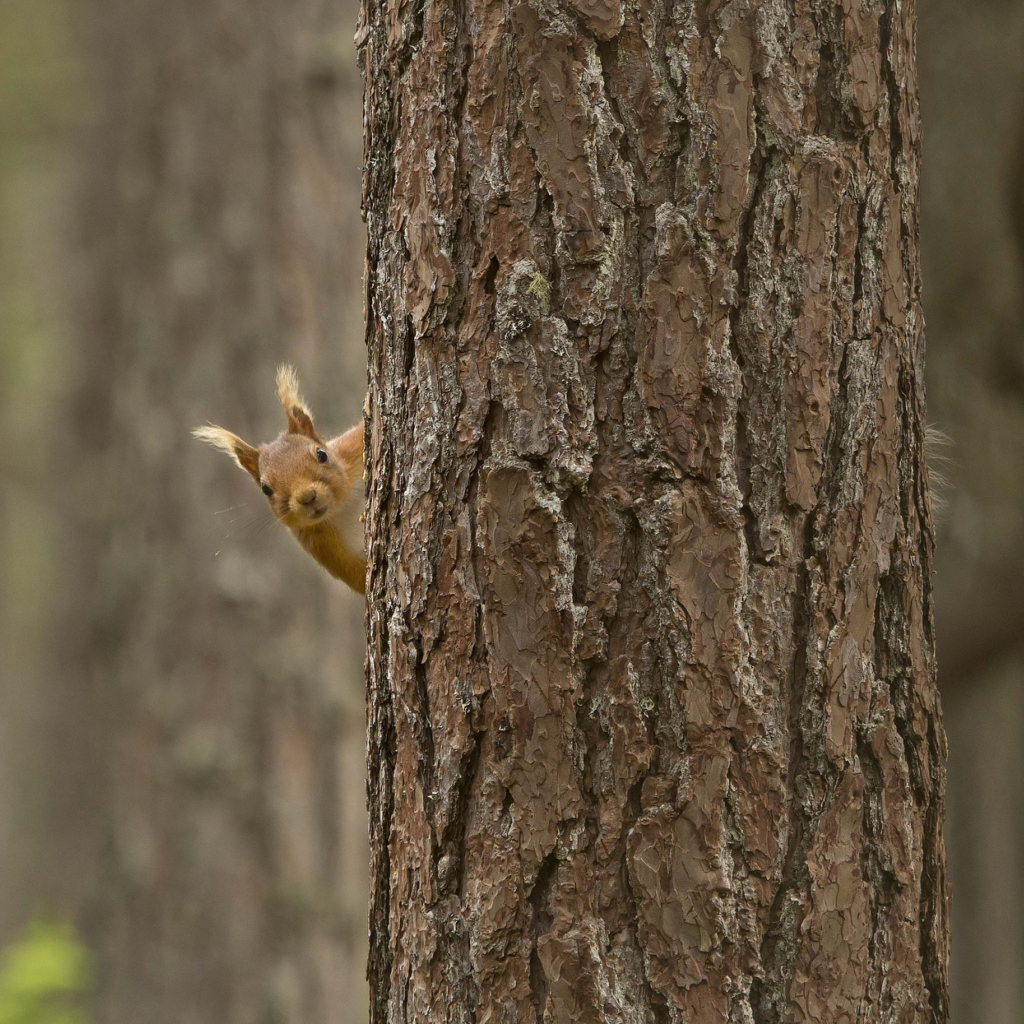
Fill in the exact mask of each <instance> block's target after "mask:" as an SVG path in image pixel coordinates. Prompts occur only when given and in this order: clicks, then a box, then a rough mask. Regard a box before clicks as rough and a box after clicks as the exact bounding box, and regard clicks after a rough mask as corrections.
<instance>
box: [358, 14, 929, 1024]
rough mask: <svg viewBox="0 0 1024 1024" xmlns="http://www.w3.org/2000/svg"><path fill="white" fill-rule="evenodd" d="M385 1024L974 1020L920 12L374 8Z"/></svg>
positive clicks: (375, 629) (376, 820)
mask: <svg viewBox="0 0 1024 1024" xmlns="http://www.w3.org/2000/svg"><path fill="white" fill-rule="evenodd" d="M362 19H363V20H362V23H361V26H360V30H359V32H358V34H357V42H359V43H360V45H361V47H362V58H363V62H364V75H365V81H366V108H365V117H366V128H365V130H366V135H367V152H366V168H365V174H364V208H365V214H366V219H367V226H368V234H369V257H368V258H369V265H368V271H367V292H368V298H367V316H368V323H367V338H368V344H369V350H370V364H371V371H370V372H371V384H370V406H371V415H370V432H369V439H368V453H369V465H370V483H369V505H368V517H369V532H370V537H371V561H372V569H371V586H370V590H369V593H368V602H367V607H368V628H369V655H368V668H367V672H368V684H369V701H370V705H369V754H370V765H369V770H370V779H371V782H370V793H369V795H370V819H371V884H372V895H371V918H370V924H371V956H370V983H371V1002H372V1021H373V1022H374V1024H384V1022H385V1021H386V1022H388V1024H411V1022H413V1021H417V1022H426V1021H431V1022H438V1021H452V1022H455V1021H458V1022H463V1021H469V1020H473V1021H476V1022H478V1024H488V1022H491V1024H499V1022H500V1024H512V1022H518V1024H533V1022H541V1021H543V1022H545V1024H556V1022H557V1024H562V1022H571V1021H580V1022H582V1021H586V1022H588V1024H589V1022H607V1024H611V1022H627V1021H628V1022H635V1024H640V1022H645V1024H648V1022H649V1024H661V1022H673V1024H676V1022H678V1024H682V1022H687V1024H711V1022H714V1021H735V1022H754V1024H775V1022H783V1021H792V1022H798V1021H808V1022H811V1021H813V1022H824V1021H843V1022H850V1024H854V1022H868V1021H870V1022H876V1021H878V1022H880V1021H900V1022H910V1021H915V1022H917V1021H920V1022H925V1021H929V1022H932V1024H941V1022H943V1021H944V1020H945V1019H946V1015H947V1007H946V1004H947V999H946V972H947V957H948V904H947V892H946V882H945V859H944V850H943V844H942V820H943V810H942V808H943V786H944V757H945V740H944V734H943V730H942V724H941V715H940V709H939V702H938V696H937V691H936V687H935V660H934V637H933V629H932V596H931V584H930V573H931V565H932V528H931V518H930V507H929V498H928V491H927V483H926V471H925V467H924V454H923V438H924V393H923V376H922V373H923V358H924V333H923V329H924V325H923V319H922V315H921V305H920V264H919V258H918V228H917V216H918V179H919V156H920V134H919V112H918V106H917V89H916V78H915V66H914V25H915V20H914V19H915V12H914V4H913V2H912V0H902V2H898V0H873V2H865V3H861V2H860V0H842V2H841V3H839V2H823V0H763V2H758V0H731V2H724V3H723V2H715V0H689V2H678V3H670V4H653V3H649V2H647V0H639V2H637V3H623V2H621V0H563V2H561V3H557V2H552V0H512V2H510V3H503V2H500V3H499V2H497V0H467V2H466V3H459V4H450V3H439V2H436V0H422V2H418V3H406V2H400V0H391V2H390V3H387V4H383V3H382V4H375V3H369V2H367V0H364V5H363V15H362Z"/></svg>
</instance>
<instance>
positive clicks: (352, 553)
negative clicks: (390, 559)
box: [192, 365, 366, 594]
mask: <svg viewBox="0 0 1024 1024" xmlns="http://www.w3.org/2000/svg"><path fill="white" fill-rule="evenodd" d="M277 393H278V395H279V396H280V399H281V404H282V405H283V406H284V411H285V414H286V415H287V417H288V428H287V430H283V431H282V432H281V433H280V434H278V436H277V437H276V438H275V439H274V440H273V441H269V442H268V443H266V444H261V445H260V446H259V447H258V448H254V447H253V446H252V445H250V444H246V442H245V441H243V440H242V439H241V438H240V437H238V436H237V435H235V434H232V433H231V431H230V430H225V429H224V428H223V427H215V426H212V425H209V426H205V427H197V428H196V429H195V430H193V431H192V435H193V436H194V437H197V438H199V440H200V441H205V442H206V443H207V444H211V445H213V447H214V448H219V449H220V450H221V451H222V452H226V453H227V454H228V455H230V456H231V457H232V458H233V459H234V460H235V462H237V463H238V465H239V466H241V467H242V469H244V470H245V471H246V472H247V473H248V474H249V475H250V476H251V477H252V478H253V479H254V480H255V481H256V483H257V484H259V486H260V488H261V489H262V491H263V493H264V494H265V495H266V496H267V501H268V502H269V503H270V508H271V510H272V511H273V513H274V515H275V517H276V518H277V520H278V522H280V523H283V524H284V525H285V526H287V527H288V529H289V531H290V532H291V534H292V536H293V537H294V538H295V539H296V540H297V541H298V542H299V544H301V545H302V547H303V549H304V550H305V551H306V552H308V553H309V554H310V555H312V556H313V558H315V559H316V560H317V561H318V562H319V563H320V564H321V565H322V566H323V567H324V568H325V569H326V570H327V571H328V572H329V573H330V574H331V575H332V576H333V577H335V579H339V580H341V581H342V582H343V583H346V584H347V585H348V586H350V587H351V588H352V589H353V590H355V591H356V592H357V593H360V594H362V593H365V590H366V556H365V553H364V544H363V528H362V522H363V503H364V498H363V488H362V487H361V486H357V485H358V484H361V483H362V480H363V424H362V423H357V424H356V425H355V426H354V427H351V428H350V429H349V430H346V431H345V433H344V434H341V435H339V436H338V437H335V438H333V439H332V440H329V441H325V440H324V439H323V438H322V437H321V436H320V435H319V434H318V433H317V430H316V427H314V426H313V416H312V413H310V411H309V408H308V407H307V406H306V404H305V402H303V400H302V398H301V397H300V396H299V384H298V378H297V377H296V374H295V370H294V369H293V368H292V367H291V366H287V365H285V366H280V367H278V370H277Z"/></svg>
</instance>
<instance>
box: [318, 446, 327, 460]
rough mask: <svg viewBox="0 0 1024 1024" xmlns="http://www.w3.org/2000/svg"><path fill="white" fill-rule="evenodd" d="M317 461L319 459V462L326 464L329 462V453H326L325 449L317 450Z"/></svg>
mask: <svg viewBox="0 0 1024 1024" xmlns="http://www.w3.org/2000/svg"><path fill="white" fill-rule="evenodd" d="M316 459H317V462H326V461H327V452H325V451H324V450H323V448H317V450H316Z"/></svg>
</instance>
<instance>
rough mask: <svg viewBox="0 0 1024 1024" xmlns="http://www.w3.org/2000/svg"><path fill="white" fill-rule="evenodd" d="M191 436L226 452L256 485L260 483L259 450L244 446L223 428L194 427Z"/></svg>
mask: <svg viewBox="0 0 1024 1024" xmlns="http://www.w3.org/2000/svg"><path fill="white" fill-rule="evenodd" d="M192 436H193V437H197V438H199V440H200V441H205V442H206V443H207V444H212V445H213V447H214V448H219V449H220V450H221V451H222V452H226V453H227V454H228V455H230V456H231V458H233V459H234V460H235V462H237V463H238V465H240V466H241V467H242V469H244V470H245V471H246V472H247V473H248V474H249V475H250V476H251V477H252V478H253V480H255V481H256V483H259V482H260V453H259V449H257V448H253V446H252V445H251V444H246V443H245V442H244V441H243V440H242V439H241V438H240V437H238V436H237V435H236V434H232V433H231V431H230V430H225V429H224V428H223V427H214V426H207V427H196V429H195V430H193V431H192Z"/></svg>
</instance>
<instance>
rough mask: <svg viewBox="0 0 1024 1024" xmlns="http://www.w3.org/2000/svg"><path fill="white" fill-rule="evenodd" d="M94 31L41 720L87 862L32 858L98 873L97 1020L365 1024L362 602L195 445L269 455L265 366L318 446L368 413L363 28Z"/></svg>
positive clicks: (213, 18) (221, 11)
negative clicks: (49, 668)
mask: <svg viewBox="0 0 1024 1024" xmlns="http://www.w3.org/2000/svg"><path fill="white" fill-rule="evenodd" d="M87 13H88V14H89V16H90V17H89V25H90V28H91V30H92V32H91V36H90V39H89V49H88V52H87V56H88V58H89V61H90V64H89V67H90V70H91V72H92V75H91V79H92V84H93V87H94V89H95V94H96V100H95V106H96V110H97V117H96V120H95V122H94V123H93V124H91V125H90V131H89V132H88V140H87V146H86V152H85V153H84V154H83V170H84V172H85V176H86V180H85V182H84V183H83V197H82V214H83V216H82V221H83V232H84V243H85V246H86V249H85V252H84V253H83V255H82V264H83V266H84V267H86V268H87V276H86V287H85V288H83V293H85V294H86V295H87V299H86V300H85V301H84V305H83V306H81V307H79V308H78V309H77V310H76V312H77V314H78V321H79V328H80V334H79V343H80V348H81V351H82V352H83V357H82V361H81V369H80V376H79V378H78V380H76V386H75V389H74V395H73V399H74V400H73V401H72V402H69V403H68V411H69V413H70V416H69V419H68V420H66V421H64V422H62V424H61V428H62V430H63V438H64V440H65V444H66V446H67V451H65V452H63V453H62V457H61V458H60V459H59V460H58V462H57V465H58V466H59V472H55V473H54V474H53V478H54V479H59V480H60V485H61V490H62V492H63V493H62V498H63V500H64V501H65V502H66V503H67V506H68V507H69V508H70V509H71V510H75V511H77V512H78V514H79V516H80V517H81V518H82V519H83V520H84V523H83V524H82V529H81V530H79V531H78V532H75V533H74V534H73V535H71V537H70V538H69V548H71V550H70V551H69V552H68V556H67V558H66V559H62V560H61V577H62V580H64V585H65V586H66V587H68V588H71V587H72V586H74V587H75V589H74V590H73V591H70V592H69V594H68V604H69V609H68V618H67V619H66V620H65V622H64V623H63V629H62V630H59V631H58V635H59V636H60V637H61V641H60V650H61V653H62V655H63V659H64V663H63V665H62V667H61V672H62V675H61V676H60V677H59V678H60V679H61V683H62V685H63V687H65V689H64V690H62V692H63V693H65V694H66V695H67V697H66V699H68V701H69V703H70V705H71V706H72V707H73V708H74V709H75V711H76V715H77V717H76V719H75V721H70V720H68V719H67V718H65V720H64V721H63V722H62V726H63V729H64V730H65V732H66V733H67V734H68V735H75V736H82V735H83V734H84V735H88V736H89V737H90V738H91V739H92V740H93V741H94V742H93V745H92V748H91V751H90V757H89V758H88V759H86V760H84V761H83V760H82V759H80V758H79V757H76V758H75V759H74V760H71V761H70V765H69V767H68V769H67V771H66V773H65V776H64V778H63V788H62V793H61V794H60V795H61V796H62V797H63V799H64V800H66V806H68V807H71V805H72V804H73V803H74V802H76V801H77V803H79V804H81V805H85V806H86V807H87V808H88V810H89V812H90V813H89V817H90V819H91V821H92V823H93V832H92V833H91V834H90V835H89V836H88V838H93V837H95V836H96V835H97V834H98V841H97V843H96V847H95V848H96V849H97V850H98V852H97V854H96V861H97V862H98V863H94V861H93V859H92V858H90V857H88V856H85V855H84V853H83V851H88V852H92V849H93V847H92V845H91V844H89V843H87V842H86V838H87V837H86V836H80V837H79V846H78V847H71V848H68V847H62V848H60V849H56V850H54V851H52V852H51V853H50V856H51V858H52V859H53V860H54V861H55V862H56V863H58V864H61V865H63V867H64V870H65V871H66V872H68V873H71V872H75V873H82V872H87V871H89V870H90V869H92V868H94V867H96V868H97V869H98V871H99V873H100V885H99V892H98V894H97V895H98V898H97V899H96V900H94V901H93V905H92V907H91V913H89V914H87V915H85V925H86V934H87V938H88V939H89V941H90V943H91V944H92V945H93V947H94V949H95V952H96V955H97V961H98V975H99V977H98V992H97V1000H96V1018H97V1020H98V1021H99V1022H100V1024H141V1022H147V1024H162V1022H174V1024H181V1022H190V1024H207V1022H208V1024H256V1022H260V1024H263V1022H271V1021H273V1022H275V1024H277V1022H280V1024H285V1022H288V1024H327V1022H331V1024H335V1022H339V1021H347V1020H358V1019H359V1017H360V1011H361V1012H362V1016H363V1019H365V1013H366V1009H365V997H364V995H363V991H364V990H363V986H362V982H361V975H362V973H363V962H364V958H365V889H364V884H365V883H364V882H363V879H364V878H365V852H364V847H363V846H362V844H360V843H358V842H357V843H353V842H352V836H353V835H356V836H358V835H359V832H360V824H362V822H364V821H365V819H364V817H363V802H362V788H363V786H362V770H361V769H362V760H363V757H362V751H363V739H362V721H363V700H362V688H361V686H360V680H359V667H360V666H361V663H362V641H361V636H360V628H359V622H360V614H361V602H359V601H358V599H356V598H353V597H351V596H348V595H347V594H346V593H345V592H344V591H343V590H342V588H340V587H339V586H338V585H337V584H336V583H334V581H332V580H330V579H329V578H328V577H327V576H326V575H325V574H323V573H322V572H321V570H319V569H318V568H317V567H316V566H315V565H314V564H313V563H312V562H311V561H310V560H309V559H308V558H307V557H306V556H305V555H303V554H302V552H301V551H300V550H299V549H298V547H297V545H296V544H295V542H294V540H292V539H291V538H290V537H289V536H287V534H286V532H285V531H284V530H283V529H282V528H280V527H278V526H277V525H276V524H275V523H274V522H273V519H272V517H271V516H270V514H269V511H268V510H267V509H266V503H265V501H264V499H263V497H262V495H260V494H259V493H258V492H257V491H256V489H255V488H254V487H253V485H252V481H251V480H249V479H247V478H246V477H245V474H243V473H241V472H239V471H238V470H237V469H234V468H232V467H231V466H230V465H229V464H227V462H226V460H223V459H221V458H218V457H217V456H216V455H214V454H213V453H211V452H210V451H209V450H208V449H206V448H204V447H203V446H201V445H199V444H198V443H197V442H196V441H194V440H193V439H192V438H191V437H190V430H191V428H192V427H193V426H195V425H196V424H199V423H203V422H204V421H210V420H216V421H218V422H223V423H228V424H231V425H232V426H234V427H235V429H237V430H238V431H239V432H241V433H244V434H245V435H246V436H249V437H252V438H254V439H261V438H262V439H267V438H270V437H273V436H274V435H276V433H277V432H278V431H279V430H280V428H281V421H282V418H283V415H282V412H281V409H280V405H279V403H278V400H277V398H276V395H275V386H274V367H275V365H276V364H277V363H278V362H280V361H282V360H284V359H291V360H294V361H295V362H296V363H297V364H298V366H299V369H300V371H302V373H303V375H304V381H303V383H304V385H305V390H306V393H307V395H308V397H309V399H310V401H311V402H312V403H313V405H314V408H315V409H316V411H317V414H318V416H319V417H320V418H321V422H322V423H323V424H324V426H325V427H327V426H328V425H334V426H335V427H336V428H338V429H341V428H342V427H343V426H345V425H346V424H348V423H351V422H353V421H354V420H355V419H356V418H357V416H358V415H359V410H360V407H361V405H362V398H363V389H362V373H361V365H362V354H361V351H360V350H359V348H358V345H357V344H352V345H351V346H350V347H349V348H348V349H347V350H346V348H345V346H344V339H345V336H346V334H347V335H348V338H349V339H350V340H351V341H352V342H356V343H357V342H358V338H359V331H360V328H361V313H360V306H361V303H360V296H359V286H358V282H359V273H360V271H361V269H362V268H361V264H362V260H361V259H360V253H359V251H358V250H359V248H360V246H359V241H360V234H361V232H360V226H359V222H358V210H357V207H358V193H357V191H356V190H354V189H353V190H352V192H351V193H350V194H349V195H348V196H347V197H346V196H345V195H344V192H343V190H342V189H340V188H339V181H341V182H343V181H345V180H347V176H346V175H345V173H344V170H343V168H344V167H345V165H346V163H347V164H348V165H349V166H350V167H354V166H355V165H357V164H358V159H359V152H360V148H359V141H360V140H359V127H358V121H357V118H356V117H353V116H352V114H351V113H349V114H348V116H347V117H346V111H351V110H352V104H353V101H354V98H355V96H356V95H358V91H359V80H358V73H357V72H356V70H355V64H354V57H355V54H354V47H352V45H351V43H350V42H348V40H349V39H350V33H351V31H352V25H353V23H354V21H355V16H354V11H353V10H352V8H351V7H349V8H348V9H347V10H346V5H345V3H344V2H343V0H304V2H302V3H299V4H288V5H284V4H280V3H276V2H273V0H260V2H257V3H255V4H252V3H248V2H235V0H222V2H219V3H216V4H209V3H206V2H205V0H171V2H168V0H112V2H105V3H102V4H90V6H89V10H88V12H87ZM339 40H340V42H339ZM346 65H347V67H346ZM346 92H347V93H348V97H346ZM349 180H350V179H349ZM315 370H319V371H320V373H319V374H315V373H314V371H315ZM254 531H255V532H254ZM83 676H84V678H83ZM80 745H81V744H80V743H79V744H76V746H75V750H76V751H77V749H78V747H80ZM72 774H74V778H73V779H71V778H69V777H68V776H70V775H72ZM353 783H355V784H354V785H353ZM81 817H84V815H83V816H81ZM363 827H365V826H363ZM353 883H354V884H353Z"/></svg>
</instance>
